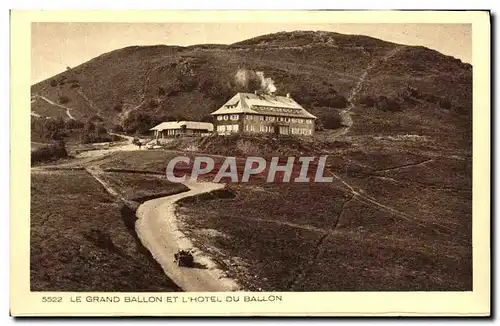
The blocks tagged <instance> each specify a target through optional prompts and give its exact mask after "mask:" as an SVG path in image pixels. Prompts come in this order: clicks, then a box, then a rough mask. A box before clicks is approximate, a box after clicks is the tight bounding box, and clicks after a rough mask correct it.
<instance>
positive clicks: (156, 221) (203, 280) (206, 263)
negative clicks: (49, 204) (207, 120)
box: [77, 135, 240, 292]
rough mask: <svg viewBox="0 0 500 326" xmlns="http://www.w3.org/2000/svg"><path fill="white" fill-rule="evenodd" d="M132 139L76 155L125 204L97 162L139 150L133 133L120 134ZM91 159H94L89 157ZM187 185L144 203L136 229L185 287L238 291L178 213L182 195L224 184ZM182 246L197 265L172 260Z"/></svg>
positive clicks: (186, 195) (209, 189) (139, 210)
mask: <svg viewBox="0 0 500 326" xmlns="http://www.w3.org/2000/svg"><path fill="white" fill-rule="evenodd" d="M119 136H121V137H124V138H127V140H128V141H129V142H130V143H128V144H124V145H122V146H115V147H110V148H104V149H99V150H93V151H88V152H84V153H81V154H79V155H77V158H79V159H83V160H84V161H85V160H86V159H87V161H85V163H84V165H86V166H85V169H86V170H87V172H88V173H89V174H90V175H91V176H92V177H94V178H95V179H96V180H97V181H98V182H99V183H100V184H101V185H102V186H103V187H104V188H105V189H106V191H107V192H108V193H109V194H111V195H112V196H114V197H116V198H117V199H119V200H121V201H123V202H124V203H126V204H129V205H131V204H133V203H131V202H130V201H127V200H126V199H124V198H123V197H122V196H121V195H120V193H119V191H117V190H116V189H114V188H113V187H112V186H111V185H110V184H109V183H107V182H106V180H105V179H104V178H102V177H101V175H102V174H103V173H105V172H104V171H102V169H101V168H100V167H99V166H98V165H97V164H95V163H94V161H95V160H96V159H99V158H102V157H104V156H106V155H109V154H111V153H112V152H115V151H127V150H137V146H136V145H133V144H132V143H131V141H132V139H133V137H129V136H123V135H119ZM88 159H91V160H88ZM184 185H185V186H187V187H188V188H189V189H190V190H189V191H186V192H183V193H179V194H175V195H172V196H166V197H161V198H157V199H153V200H149V201H146V202H144V203H143V204H141V205H140V206H139V208H138V210H137V212H136V216H137V218H138V219H137V221H136V225H135V228H136V232H137V235H138V237H139V239H140V240H141V242H142V244H143V245H144V247H146V248H147V249H148V250H149V251H150V252H151V254H152V255H153V257H154V258H155V260H156V261H157V262H158V263H159V264H160V265H161V266H162V268H163V270H164V272H165V274H166V275H168V277H169V278H170V279H171V280H172V281H174V282H175V283H176V284H177V285H178V286H179V287H180V288H182V289H183V290H184V291H196V292H223V291H238V290H240V286H239V285H238V284H237V283H236V282H235V281H234V280H232V279H230V278H228V277H227V276H226V274H225V273H224V272H223V271H222V270H220V269H219V268H218V267H217V265H216V264H215V263H214V262H213V261H212V260H211V259H210V257H208V256H206V255H204V254H203V252H202V251H200V250H199V249H197V248H195V247H194V246H193V244H192V243H191V241H190V240H189V239H188V238H187V237H186V236H185V235H184V234H183V233H182V232H181V231H180V230H179V228H178V226H177V217H176V213H175V202H176V201H178V200H179V199H182V198H185V197H190V196H195V195H198V194H202V193H205V192H209V191H212V190H216V189H221V188H223V187H224V184H219V183H211V182H199V181H190V180H188V181H186V182H184ZM180 249H192V251H193V256H194V258H195V267H194V268H185V267H178V266H177V265H176V264H175V263H174V261H173V255H174V253H176V252H177V251H178V250H180Z"/></svg>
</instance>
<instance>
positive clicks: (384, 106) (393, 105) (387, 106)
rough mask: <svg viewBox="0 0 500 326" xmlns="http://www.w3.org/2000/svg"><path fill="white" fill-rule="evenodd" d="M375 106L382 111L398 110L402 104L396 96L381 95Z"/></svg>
mask: <svg viewBox="0 0 500 326" xmlns="http://www.w3.org/2000/svg"><path fill="white" fill-rule="evenodd" d="M375 107H376V108H377V109H379V110H382V111H390V112H396V111H400V110H401V106H400V105H399V103H398V102H397V101H396V99H394V98H387V97H385V96H379V97H378V98H377V101H376V104H375Z"/></svg>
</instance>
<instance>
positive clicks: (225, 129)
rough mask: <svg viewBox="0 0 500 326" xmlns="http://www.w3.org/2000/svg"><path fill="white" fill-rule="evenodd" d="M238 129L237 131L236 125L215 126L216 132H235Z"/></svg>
mask: <svg viewBox="0 0 500 326" xmlns="http://www.w3.org/2000/svg"><path fill="white" fill-rule="evenodd" d="M238 129H239V126H238V125H223V126H217V132H237V131H238Z"/></svg>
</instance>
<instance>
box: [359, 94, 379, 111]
mask: <svg viewBox="0 0 500 326" xmlns="http://www.w3.org/2000/svg"><path fill="white" fill-rule="evenodd" d="M359 104H361V105H363V106H365V107H370V108H371V107H374V106H375V100H374V99H373V98H372V97H370V96H368V95H363V96H361V98H360V99H359Z"/></svg>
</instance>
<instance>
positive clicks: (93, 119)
mask: <svg viewBox="0 0 500 326" xmlns="http://www.w3.org/2000/svg"><path fill="white" fill-rule="evenodd" d="M89 121H92V122H102V121H103V120H102V118H101V117H100V116H98V115H97V114H94V115H93V116H91V117H90V118H89Z"/></svg>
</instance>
